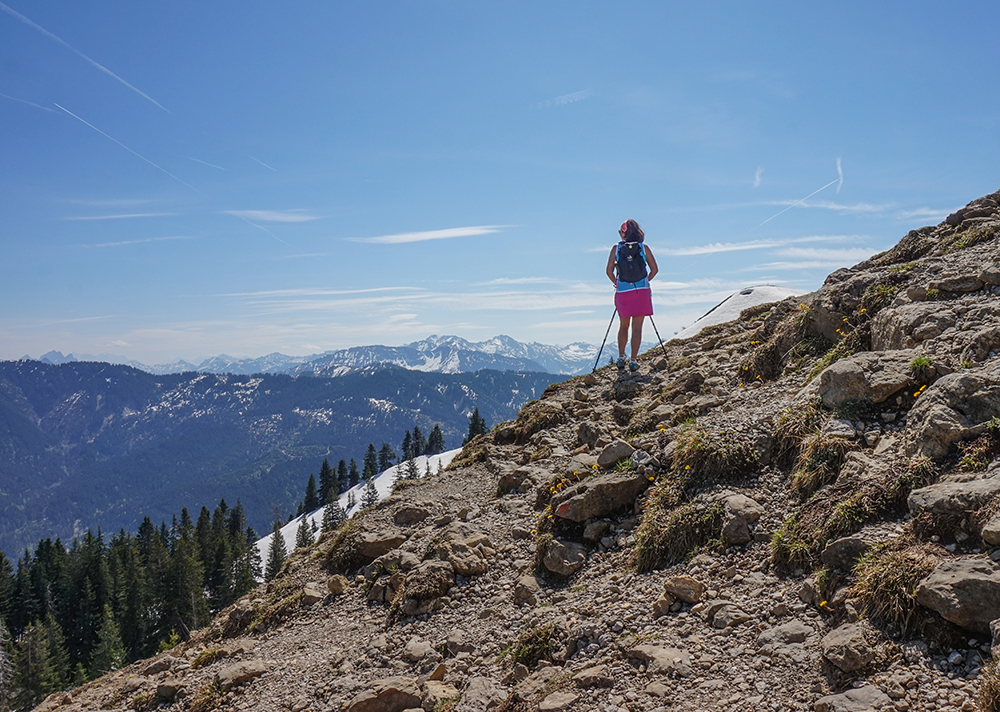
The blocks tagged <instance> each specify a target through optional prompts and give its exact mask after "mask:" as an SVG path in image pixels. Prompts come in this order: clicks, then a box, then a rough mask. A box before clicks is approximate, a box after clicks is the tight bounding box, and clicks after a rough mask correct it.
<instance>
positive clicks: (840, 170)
mask: <svg viewBox="0 0 1000 712" xmlns="http://www.w3.org/2000/svg"><path fill="white" fill-rule="evenodd" d="M837 176H838V178H839V182H838V183H837V194H838V195H839V194H840V189H841V188H843V187H844V167H843V165H842V164H841V162H840V156H837Z"/></svg>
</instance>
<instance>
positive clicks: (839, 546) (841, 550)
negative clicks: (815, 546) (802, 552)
mask: <svg viewBox="0 0 1000 712" xmlns="http://www.w3.org/2000/svg"><path fill="white" fill-rule="evenodd" d="M870 548H871V544H869V543H868V542H866V541H865V540H864V539H862V538H861V537H860V536H845V537H841V538H840V539H836V540H834V541H831V542H830V543H829V544H827V545H826V547H825V548H824V549H823V551H822V553H820V555H819V558H820V560H821V561H822V562H823V565H824V566H828V567H830V568H831V569H839V570H841V571H850V570H851V569H853V568H854V563H855V562H856V561H857V560H858V559H860V558H861V557H862V556H864V554H865V552H867V551H868V550H869V549H870Z"/></svg>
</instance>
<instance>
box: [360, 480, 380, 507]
mask: <svg viewBox="0 0 1000 712" xmlns="http://www.w3.org/2000/svg"><path fill="white" fill-rule="evenodd" d="M376 504H378V490H377V489H376V488H375V478H374V477H369V478H368V479H366V480H365V489H364V491H363V492H362V493H361V508H362V509H367V508H368V507H372V506H374V505H376Z"/></svg>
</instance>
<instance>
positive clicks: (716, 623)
mask: <svg viewBox="0 0 1000 712" xmlns="http://www.w3.org/2000/svg"><path fill="white" fill-rule="evenodd" d="M710 620H711V623H712V626H713V627H715V628H719V629H722V628H730V627H735V626H738V625H742V624H744V623H746V622H748V621H751V620H753V616H751V615H750V614H749V613H747V612H746V611H744V610H743V609H742V608H740V607H739V606H737V605H736V604H735V603H725V604H723V605H721V606H719V607H718V608H717V609H715V611H714V615H713V616H712V617H711V619H710Z"/></svg>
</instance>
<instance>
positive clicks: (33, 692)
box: [11, 623, 58, 710]
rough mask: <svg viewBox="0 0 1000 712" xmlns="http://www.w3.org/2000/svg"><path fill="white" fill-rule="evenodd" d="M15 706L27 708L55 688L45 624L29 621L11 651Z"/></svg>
mask: <svg viewBox="0 0 1000 712" xmlns="http://www.w3.org/2000/svg"><path fill="white" fill-rule="evenodd" d="M11 687H12V688H13V692H14V694H13V702H14V705H13V706H14V708H15V709H24V710H30V709H32V708H33V707H35V706H36V705H37V704H38V703H39V702H41V701H42V700H43V699H44V698H45V696H46V695H48V694H49V693H50V692H55V691H56V690H57V689H58V687H57V682H56V676H55V671H54V670H53V669H52V661H51V660H50V659H49V639H48V634H47V633H46V631H45V626H43V625H42V624H41V623H30V624H28V627H27V628H26V629H25V631H24V635H22V636H21V639H20V640H19V641H18V643H17V647H16V648H15V650H14V675H13V680H12V685H11Z"/></svg>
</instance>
